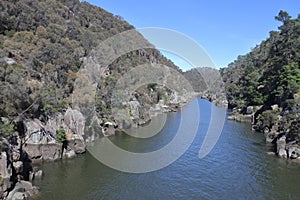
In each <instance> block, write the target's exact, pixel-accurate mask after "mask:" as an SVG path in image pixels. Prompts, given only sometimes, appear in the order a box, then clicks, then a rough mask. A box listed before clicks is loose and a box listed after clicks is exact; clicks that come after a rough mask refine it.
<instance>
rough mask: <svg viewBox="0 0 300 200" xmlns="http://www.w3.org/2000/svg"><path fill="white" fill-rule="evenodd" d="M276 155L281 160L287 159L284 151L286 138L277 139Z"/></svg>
mask: <svg viewBox="0 0 300 200" xmlns="http://www.w3.org/2000/svg"><path fill="white" fill-rule="evenodd" d="M276 145H277V155H278V156H279V157H282V158H287V151H286V137H285V136H282V137H280V138H278V139H277V142H276Z"/></svg>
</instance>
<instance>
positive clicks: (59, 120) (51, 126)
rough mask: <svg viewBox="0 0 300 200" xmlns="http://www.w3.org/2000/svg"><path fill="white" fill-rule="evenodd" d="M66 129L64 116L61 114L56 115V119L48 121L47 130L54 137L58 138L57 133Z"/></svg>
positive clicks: (52, 118)
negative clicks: (61, 129)
mask: <svg viewBox="0 0 300 200" xmlns="http://www.w3.org/2000/svg"><path fill="white" fill-rule="evenodd" d="M61 127H64V116H63V115H62V114H61V113H58V114H56V115H55V116H54V117H51V118H49V119H48V121H47V123H46V125H45V129H46V131H48V132H50V133H51V134H52V135H53V136H56V131H58V130H59V129H60V128H61Z"/></svg>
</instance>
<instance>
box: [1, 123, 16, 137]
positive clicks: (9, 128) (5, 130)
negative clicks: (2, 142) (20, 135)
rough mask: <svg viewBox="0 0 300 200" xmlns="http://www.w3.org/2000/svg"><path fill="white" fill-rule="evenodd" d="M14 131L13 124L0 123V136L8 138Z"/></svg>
mask: <svg viewBox="0 0 300 200" xmlns="http://www.w3.org/2000/svg"><path fill="white" fill-rule="evenodd" d="M15 130H16V127H15V125H14V124H13V123H11V122H9V121H5V122H2V121H1V122H0V136H2V137H8V136H10V135H12V134H13V133H14V132H15Z"/></svg>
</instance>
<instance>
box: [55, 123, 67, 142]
mask: <svg viewBox="0 0 300 200" xmlns="http://www.w3.org/2000/svg"><path fill="white" fill-rule="evenodd" d="M65 140H66V131H65V129H63V128H62V127H61V128H60V129H59V130H57V131H56V141H57V142H59V143H63V142H64V141H65Z"/></svg>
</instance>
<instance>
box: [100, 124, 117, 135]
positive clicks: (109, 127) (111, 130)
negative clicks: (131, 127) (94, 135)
mask: <svg viewBox="0 0 300 200" xmlns="http://www.w3.org/2000/svg"><path fill="white" fill-rule="evenodd" d="M116 127H117V126H116V124H115V123H113V122H105V123H104V125H103V127H102V133H103V135H104V136H111V135H114V134H115V130H116Z"/></svg>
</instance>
